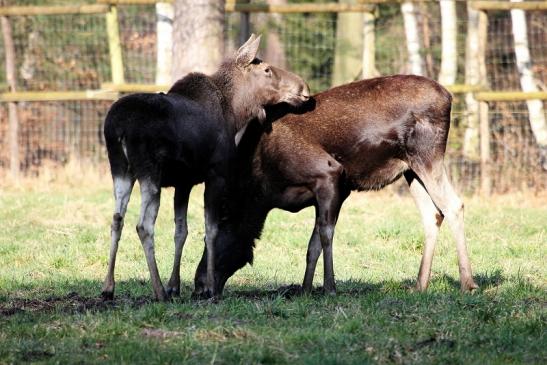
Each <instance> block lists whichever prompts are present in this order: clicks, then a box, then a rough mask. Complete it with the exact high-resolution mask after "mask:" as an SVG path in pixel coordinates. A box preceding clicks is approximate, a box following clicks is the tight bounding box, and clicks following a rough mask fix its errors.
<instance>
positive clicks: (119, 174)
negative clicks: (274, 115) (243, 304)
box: [102, 34, 310, 301]
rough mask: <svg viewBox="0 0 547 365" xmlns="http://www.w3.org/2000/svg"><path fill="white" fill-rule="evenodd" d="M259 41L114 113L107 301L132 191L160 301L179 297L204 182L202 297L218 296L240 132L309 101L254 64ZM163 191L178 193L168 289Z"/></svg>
mask: <svg viewBox="0 0 547 365" xmlns="http://www.w3.org/2000/svg"><path fill="white" fill-rule="evenodd" d="M259 44H260V36H258V37H257V36H255V35H254V34H253V35H252V36H251V37H250V38H249V40H248V41H247V42H246V43H245V44H243V45H242V46H241V48H239V50H238V51H237V52H236V53H235V55H234V56H233V57H231V58H228V59H226V60H225V61H224V62H223V63H222V64H221V65H220V67H219V69H218V70H217V71H216V72H215V73H214V74H213V75H211V76H207V75H204V74H202V73H190V74H188V75H187V76H185V77H184V78H182V79H180V80H179V81H177V82H176V83H175V84H174V85H173V86H172V87H171V89H170V90H169V91H168V93H167V94H163V93H161V94H146V93H141V94H132V95H128V96H125V97H123V98H121V99H119V100H118V101H117V102H115V103H114V104H113V105H112V107H111V108H110V110H109V112H108V114H107V116H106V120H105V124H104V137H105V141H106V147H107V151H108V160H109V162H110V168H111V172H112V180H113V185H114V198H115V208H114V215H113V219H112V227H111V248H110V257H109V262H108V272H107V275H106V278H105V281H104V285H103V289H102V296H103V298H105V299H112V298H113V296H114V285H115V283H114V266H115V262H116V253H117V250H118V242H119V240H120V236H121V233H122V228H123V225H124V216H125V213H126V210H127V205H128V202H129V198H130V196H131V192H132V189H133V185H134V183H135V181H136V180H138V181H139V185H140V192H141V198H142V202H141V209H140V217H139V221H138V224H137V233H138V236H139V239H140V241H141V243H142V246H143V249H144V253H145V256H146V261H147V264H148V269H149V271H150V277H151V281H152V287H153V290H154V294H155V297H156V299H158V300H162V301H164V300H167V299H168V298H169V296H172V295H179V294H180V260H181V255H182V249H183V246H184V242H185V240H186V236H187V232H188V231H187V224H186V215H187V208H188V199H189V194H190V191H191V189H192V187H193V186H194V185H196V184H198V183H201V182H205V193H204V205H205V225H206V227H205V246H206V248H207V249H206V250H207V252H208V257H207V264H208V268H207V272H208V274H207V283H206V286H205V287H204V290H203V293H204V295H206V296H208V297H210V296H214V294H215V293H214V282H213V280H214V276H213V266H214V261H213V257H214V247H213V243H214V242H215V237H216V235H217V232H218V225H219V221H220V218H221V216H222V214H223V213H222V211H223V209H224V208H223V204H225V202H226V199H225V194H226V193H227V192H228V191H230V190H231V187H230V182H231V181H233V180H234V179H233V177H232V176H231V173H232V171H233V170H234V169H233V166H232V165H233V163H234V161H235V156H236V140H239V136H240V135H241V133H240V134H239V135H238V132H241V131H244V130H245V128H246V126H247V124H248V123H249V122H250V121H251V120H253V119H254V118H258V119H259V120H264V119H265V110H264V108H265V107H266V106H269V105H274V104H278V103H287V104H290V105H293V106H297V105H299V104H301V103H303V102H305V101H306V100H308V99H309V96H310V94H309V89H308V86H307V85H306V83H305V82H304V80H303V79H302V78H300V77H299V76H297V75H295V74H292V73H290V72H288V71H285V70H282V69H279V68H276V67H274V66H271V65H269V64H267V63H266V62H262V61H261V60H260V59H258V58H257V57H256V55H257V52H258V47H259ZM162 187H174V188H175V196H174V210H175V226H176V228H175V237H174V241H175V260H174V269H173V272H172V274H171V278H170V280H169V282H168V285H167V288H166V290H165V289H164V287H163V285H162V282H161V280H160V277H159V273H158V268H157V266H156V260H155V255H154V224H155V221H156V217H157V213H158V209H159V205H160V193H161V188H162Z"/></svg>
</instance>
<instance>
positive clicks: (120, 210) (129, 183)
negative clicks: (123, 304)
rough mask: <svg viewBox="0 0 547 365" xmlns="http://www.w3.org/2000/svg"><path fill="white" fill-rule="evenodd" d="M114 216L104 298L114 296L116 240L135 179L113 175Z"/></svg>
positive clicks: (117, 239) (119, 234)
mask: <svg viewBox="0 0 547 365" xmlns="http://www.w3.org/2000/svg"><path fill="white" fill-rule="evenodd" d="M113 183H114V199H115V207H114V216H113V217H112V226H111V231H110V236H111V243H110V257H109V259H108V271H107V274H106V278H105V280H104V284H103V290H102V296H103V298H105V299H112V298H113V297H114V287H115V282H114V267H115V265H116V254H117V252H118V242H119V241H120V237H121V235H122V229H123V222H124V217H125V212H126V211H127V204H128V203H129V198H130V197H131V191H132V190H133V185H134V184H135V180H134V179H132V178H130V177H127V176H114V177H113Z"/></svg>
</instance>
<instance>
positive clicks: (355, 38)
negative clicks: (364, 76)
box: [332, 0, 363, 86]
mask: <svg viewBox="0 0 547 365" xmlns="http://www.w3.org/2000/svg"><path fill="white" fill-rule="evenodd" d="M339 2H340V3H347V4H350V3H354V2H355V1H353V0H339ZM362 50H363V14H362V13H338V20H337V23H336V48H335V54H334V68H333V73H332V85H333V86H334V85H341V84H344V83H346V82H350V81H354V80H357V79H359V78H360V76H361V72H362V68H363V66H362V60H363V58H362V57H363V52H362Z"/></svg>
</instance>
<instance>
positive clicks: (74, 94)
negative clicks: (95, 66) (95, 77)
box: [0, 90, 119, 102]
mask: <svg viewBox="0 0 547 365" xmlns="http://www.w3.org/2000/svg"><path fill="white" fill-rule="evenodd" d="M118 97H119V94H118V93H117V92H115V91H112V90H84V91H17V92H7V93H0V102H15V101H68V100H116V99H118Z"/></svg>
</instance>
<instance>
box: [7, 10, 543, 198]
mask: <svg viewBox="0 0 547 365" xmlns="http://www.w3.org/2000/svg"><path fill="white" fill-rule="evenodd" d="M402 1H403V0H358V1H357V3H356V4H345V3H336V2H331V3H319V4H317V3H299V4H279V5H274V4H249V3H240V2H238V1H235V0H228V1H226V5H225V11H226V12H228V13H233V12H239V13H245V14H248V13H252V12H260V13H325V12H328V13H340V12H361V13H365V14H367V15H369V17H371V18H372V19H374V16H375V15H374V14H375V7H376V5H377V4H381V3H401V2H402ZM422 1H431V0H422ZM96 2H97V3H96V4H89V5H58V6H4V7H0V17H6V19H9V17H14V16H35V15H62V14H104V15H105V17H106V33H107V36H108V45H109V56H110V66H111V81H112V82H110V83H103V84H102V85H101V88H100V89H99V90H77V91H58V92H52V91H32V92H31V91H16V90H15V89H14V88H12V90H11V91H9V92H3V93H0V102H7V103H10V104H11V105H16V103H17V102H22V101H31V102H38V101H68V100H116V99H117V98H118V97H119V96H120V93H128V92H159V91H166V90H168V89H169V85H154V84H138V83H127V82H125V77H124V64H123V55H122V47H121V41H120V34H119V19H118V15H117V6H121V5H154V4H156V3H157V2H159V1H157V0H97V1H96ZM161 2H172V0H163V1H161ZM469 6H470V7H471V8H472V9H475V10H477V11H479V13H480V16H481V18H482V19H483V20H486V22H487V16H488V11H494V10H503V11H509V10H512V9H521V10H528V11H545V10H547V1H524V2H510V1H508V0H507V1H483V0H471V1H469ZM372 23H374V22H372ZM479 28H480V29H479V30H478V31H479V32H482V33H481V34H479V38H481V37H483V38H484V39H486V26H482V27H479ZM372 49H373V48H372ZM474 57H475V59H474V62H476V63H477V64H481V63H484V57H485V55H484V52H479V53H478V54H477V55H475V56H474ZM363 59H365V57H363ZM367 59H368V60H369V62H370V60H372V61H371V62H372V65H373V66H374V54H371V55H368V57H367ZM484 81H485V80H482V81H481V80H478V81H471V83H472V84H453V85H445V86H446V87H447V89H448V90H449V91H450V92H452V93H454V94H466V95H468V96H470V97H471V98H472V99H474V100H475V101H476V102H478V104H479V108H478V111H477V117H478V120H479V122H480V162H481V186H482V190H483V192H485V193H486V194H488V193H489V187H490V185H491V182H490V181H491V178H490V176H489V171H490V170H489V165H488V164H489V160H490V147H489V146H490V140H489V136H490V133H489V126H488V102H496V101H527V100H547V92H545V91H540V92H522V91H497V90H488V89H486V88H485V87H484V85H486V82H484ZM466 82H468V83H469V80H466ZM474 83H477V85H475V84H474ZM13 110H14V108H9V112H10V113H14V112H13ZM10 120H11V119H10ZM10 128H15V129H16V128H17V126H12V125H11V124H10ZM12 134H13V133H12ZM15 139H16V138H15ZM11 142H12V144H13V143H16V141H11ZM14 150H15V149H14ZM11 160H12V161H11V162H12V164H16V165H17V166H19V162H18V160H17V158H15V157H13V156H12V159H11ZM14 170H15V169H13V168H12V171H14Z"/></svg>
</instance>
